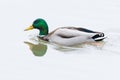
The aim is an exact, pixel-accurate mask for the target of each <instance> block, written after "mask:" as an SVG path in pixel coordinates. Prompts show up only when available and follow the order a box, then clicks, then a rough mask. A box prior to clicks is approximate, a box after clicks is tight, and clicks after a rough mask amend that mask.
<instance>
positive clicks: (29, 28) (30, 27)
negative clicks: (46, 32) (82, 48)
mask: <svg viewBox="0 0 120 80" xmlns="http://www.w3.org/2000/svg"><path fill="white" fill-rule="evenodd" d="M32 29H34V27H33V26H32V25H31V26H29V27H28V28H26V29H25V30H24V31H28V30H32Z"/></svg>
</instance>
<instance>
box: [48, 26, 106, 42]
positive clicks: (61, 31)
mask: <svg viewBox="0 0 120 80" xmlns="http://www.w3.org/2000/svg"><path fill="white" fill-rule="evenodd" d="M51 36H52V37H55V36H57V37H61V38H63V39H72V38H75V37H81V38H88V39H93V40H95V41H100V40H103V39H104V38H103V37H104V33H101V32H96V31H92V30H89V29H85V28H78V27H61V28H57V29H56V30H54V31H53V32H51V33H49V35H48V36H47V39H48V38H51ZM100 37H101V38H100Z"/></svg>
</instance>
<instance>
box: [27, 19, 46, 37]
mask: <svg viewBox="0 0 120 80" xmlns="http://www.w3.org/2000/svg"><path fill="white" fill-rule="evenodd" d="M32 29H38V30H39V31H40V33H39V35H47V34H48V25H47V23H46V21H45V20H44V19H41V18H39V19H36V20H35V21H34V22H33V24H32V25H31V26H29V27H28V28H26V29H25V31H28V30H32Z"/></svg>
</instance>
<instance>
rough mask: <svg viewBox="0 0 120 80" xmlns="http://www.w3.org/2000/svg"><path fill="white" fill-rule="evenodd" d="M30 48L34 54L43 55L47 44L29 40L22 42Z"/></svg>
mask: <svg viewBox="0 0 120 80" xmlns="http://www.w3.org/2000/svg"><path fill="white" fill-rule="evenodd" d="M24 43H25V44H27V45H28V46H29V48H30V50H31V51H32V52H33V54H34V55H35V56H44V55H45V53H46V51H47V45H44V44H40V43H39V44H33V43H31V42H24Z"/></svg>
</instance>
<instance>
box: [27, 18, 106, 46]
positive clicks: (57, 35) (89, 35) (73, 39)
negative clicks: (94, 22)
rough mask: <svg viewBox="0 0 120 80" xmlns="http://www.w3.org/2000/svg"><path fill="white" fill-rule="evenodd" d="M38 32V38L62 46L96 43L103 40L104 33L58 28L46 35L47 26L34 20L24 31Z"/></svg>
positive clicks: (78, 28) (43, 22)
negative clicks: (33, 30)
mask: <svg viewBox="0 0 120 80" xmlns="http://www.w3.org/2000/svg"><path fill="white" fill-rule="evenodd" d="M31 29H38V30H40V33H39V35H40V38H41V39H43V40H46V41H49V42H52V43H57V44H60V45H64V46H71V45H77V44H80V43H84V42H98V41H102V40H103V39H105V37H104V33H102V32H96V31H92V30H88V29H85V28H80V27H60V28H57V29H56V30H54V31H53V32H51V33H49V34H48V31H49V30H48V25H47V23H46V21H45V20H43V19H36V20H35V21H34V22H33V24H32V26H30V27H29V28H27V29H25V31H27V30H31Z"/></svg>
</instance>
